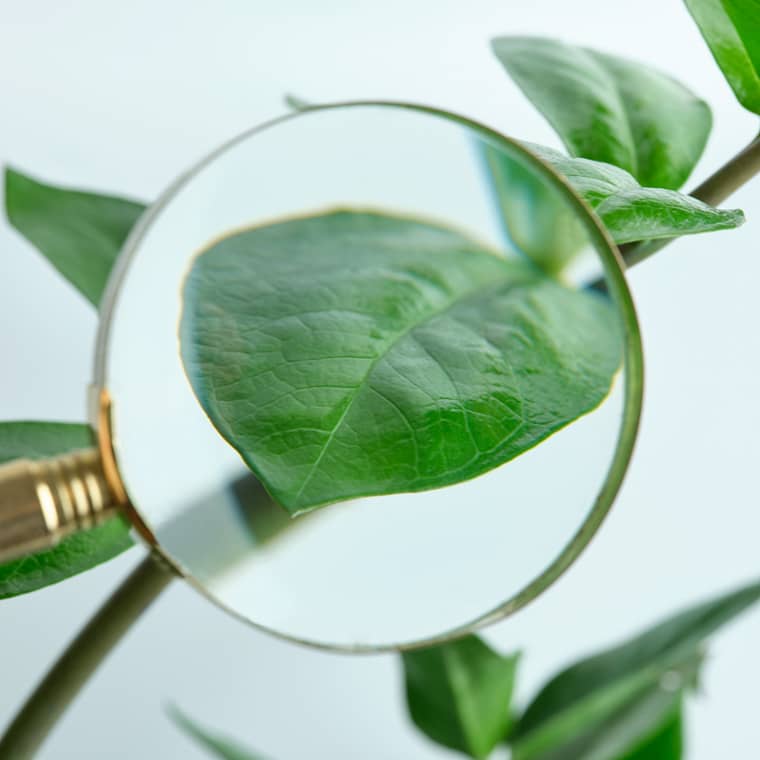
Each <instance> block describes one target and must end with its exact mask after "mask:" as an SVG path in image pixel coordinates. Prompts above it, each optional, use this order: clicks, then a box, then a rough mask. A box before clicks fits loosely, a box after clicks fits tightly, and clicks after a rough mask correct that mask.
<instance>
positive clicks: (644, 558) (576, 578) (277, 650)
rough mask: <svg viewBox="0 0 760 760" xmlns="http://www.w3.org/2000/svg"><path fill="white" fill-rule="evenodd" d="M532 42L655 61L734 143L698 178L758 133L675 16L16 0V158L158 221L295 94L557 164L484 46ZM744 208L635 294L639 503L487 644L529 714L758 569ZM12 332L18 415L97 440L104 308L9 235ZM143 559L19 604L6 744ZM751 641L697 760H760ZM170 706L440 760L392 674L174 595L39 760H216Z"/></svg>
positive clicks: (628, 503)
mask: <svg viewBox="0 0 760 760" xmlns="http://www.w3.org/2000/svg"><path fill="white" fill-rule="evenodd" d="M515 33H531V34H542V35H552V36H560V37H563V38H565V39H567V40H568V41H572V42H578V43H583V44H588V45H592V46H596V47H598V48H601V49H604V50H607V51H609V52H613V53H617V54H620V55H626V56H630V57H635V58H640V59H644V60H647V61H649V62H650V63H652V64H654V65H657V66H659V67H661V68H663V69H665V70H667V71H669V72H671V73H672V74H673V75H675V76H676V77H678V78H679V79H681V80H683V81H684V82H686V83H687V84H689V85H690V86H691V87H692V88H693V89H695V90H696V91H698V92H699V93H700V94H701V95H702V96H704V97H705V98H706V99H707V100H708V101H709V102H710V104H711V105H712V107H713V111H714V115H715V129H714V133H713V135H712V137H711V139H710V142H709V145H708V147H707V151H706V153H705V157H704V159H703V161H702V163H701V164H700V166H699V168H698V169H697V171H696V173H695V176H694V177H693V181H697V180H699V179H700V178H701V177H704V176H705V175H706V174H707V173H708V172H709V171H710V170H711V169H712V168H714V167H716V166H717V165H718V164H719V163H720V162H722V161H723V160H725V159H726V158H727V157H728V156H730V155H731V154H732V153H734V152H735V151H736V150H737V149H738V148H739V147H740V146H742V145H743V144H744V143H745V142H747V141H748V140H749V139H750V138H751V137H752V135H753V133H754V130H755V128H756V119H754V118H753V117H752V116H751V115H749V114H747V113H746V112H744V111H743V110H742V109H741V108H740V106H738V105H737V104H736V103H735V102H734V100H733V97H732V94H731V92H730V90H729V89H728V87H727V85H726V84H725V83H724V81H723V79H722V77H721V75H720V73H719V72H718V70H717V68H716V67H715V66H714V64H713V62H712V59H711V57H710V55H709V53H708V51H707V49H706V47H705V46H704V44H703V43H702V41H701V38H700V37H699V34H698V32H697V31H696V28H695V27H694V26H693V24H692V22H691V20H690V18H689V16H688V15H687V13H686V11H685V8H684V7H683V6H682V5H681V3H679V2H677V0H664V1H663V0H638V2H636V3H629V2H623V1H622V0H612V1H607V2H603V1H602V0H573V2H568V1H567V0H530V2H518V1H517V0H511V1H510V0H470V2H466V3H465V2H461V1H460V0H435V2H434V1H433V0H386V2H383V3H370V2H360V1H358V0H355V1H353V2H350V1H349V0H321V2H314V0H308V1H307V0H281V1H280V2H278V3H271V2H261V1H260V0H214V1H213V2H212V1H211V0H208V1H204V2H201V1H198V0H183V1H180V0H171V1H167V0H164V2H148V1H147V0H134V2H131V3H114V2H106V3H104V2H96V1H95V0H89V1H88V0H70V1H69V2H66V3H56V2H53V1H52V0H47V2H45V1H43V0H25V1H24V2H10V1H9V0H5V2H3V3H1V4H0V109H1V113H2V117H1V118H0V161H2V162H3V163H9V164H12V165H15V166H17V167H19V168H21V169H23V170H25V171H28V172H30V173H34V174H36V175H38V176H40V177H43V178H45V179H47V180H49V181H52V182H58V183H66V184H71V185H73V186H81V187H89V188H93V189H98V190H105V191H112V192H116V193H119V194H124V195H130V196H134V197H136V198H141V199H146V200H147V199H151V198H153V197H155V196H156V195H157V194H158V193H159V192H160V191H161V190H162V189H163V188H164V186H166V185H167V184H168V183H169V182H170V181H171V180H172V178H173V177H174V176H175V175H176V174H177V173H178V172H179V171H180V170H181V169H182V168H183V167H185V166H186V165H187V164H189V163H191V162H192V161H194V160H195V159H196V158H197V157H199V156H200V155H202V154H203V153H204V152H206V151H208V150H209V149H211V148H212V147H214V146H215V145H216V144H217V143H219V142H220V141H222V140H223V139H225V138H227V137H229V136H231V135H232V134H234V133H236V132H238V131H240V130H242V129H244V128H246V127H248V126H250V125H252V124H254V123H256V122H258V121H260V120H262V119H265V118H268V117H271V116H274V115H277V114H279V113H281V112H282V111H283V106H282V103H281V96H282V94H283V92H285V91H291V92H295V93H298V94H300V95H301V96H303V97H305V98H311V99H314V100H328V99H343V98H351V97H356V98H370V97H390V98H405V99H411V100H419V101H423V102H427V103H431V104H435V105H440V106H445V107H449V108H452V109H455V110H458V111H461V112H464V113H466V114H468V115H472V116H475V117H478V118H480V119H482V120H484V121H486V122H488V123H491V124H493V125H495V126H496V127H498V128H500V129H502V130H503V131H505V132H508V133H510V134H513V135H515V136H517V137H522V138H527V139H530V140H533V141H535V142H543V143H546V144H550V145H557V141H556V138H555V137H554V135H553V134H552V132H551V130H550V129H549V127H548V126H547V125H546V124H545V123H544V122H543V120H542V119H541V117H540V116H539V115H538V114H537V113H536V112H535V111H534V110H533V109H532V107H531V106H530V105H529V104H528V103H527V101H526V100H525V99H524V98H523V97H522V96H521V95H520V93H519V92H518V91H517V89H516V88H515V87H514V86H513V85H512V84H511V83H510V81H509V80H508V79H507V77H506V76H505V75H504V73H503V72H502V71H501V69H500V67H499V65H498V64H497V63H496V61H495V60H494V59H493V58H492V56H491V54H490V52H489V48H488V40H489V38H490V37H492V36H495V35H498V34H515ZM731 202H732V205H736V206H738V207H742V208H744V209H745V210H746V212H747V216H748V218H749V222H748V224H747V225H746V226H745V227H744V228H742V229H740V230H738V231H735V232H729V233H718V234H715V235H708V236H704V237H702V238H692V239H686V240H683V241H680V242H679V243H677V244H675V245H673V246H672V247H670V248H668V249H667V250H666V251H663V252H662V253H660V254H659V255H658V256H657V257H656V259H654V260H652V261H649V262H647V263H645V264H642V265H641V266H640V267H638V268H637V269H636V270H635V271H634V272H633V273H632V274H631V283H632V288H633V291H634V294H635V296H636V299H637V303H638V308H639V313H640V319H641V323H642V328H643V333H644V342H645V348H646V356H647V367H648V370H647V379H648V385H647V393H646V407H645V413H644V420H643V425H642V430H641V435H640V439H639V443H638V448H637V452H636V455H635V458H634V461H633V464H632V467H631V470H630V473H629V476H628V478H627V481H626V484H625V487H624V490H623V492H622V494H621V496H620V498H619V500H618V503H617V505H616V506H615V508H614V510H613V513H612V515H611V517H610V519H609V520H608V521H607V523H606V524H605V526H604V527H603V529H602V531H601V533H600V534H599V536H598V537H597V538H596V540H595V541H594V543H593V545H592V546H591V548H590V549H589V550H588V551H587V552H586V554H585V555H584V556H583V557H582V558H581V560H580V561H579V562H578V564H577V565H576V566H575V567H573V568H572V570H571V571H570V572H569V573H568V574H567V575H566V576H565V577H564V578H563V579H562V580H561V581H560V582H559V583H558V584H557V585H556V586H555V587H554V588H552V589H551V590H550V591H549V592H548V593H547V594H546V595H544V596H543V597H542V598H541V599H540V600H538V601H537V602H535V603H534V604H532V605H531V606H530V607H529V608H528V609H526V610H525V611H524V612H522V613H521V614H519V615H518V616H516V617H515V618H514V619H512V620H508V621H505V622H503V623H501V624H499V625H497V626H495V627H493V628H491V629H489V630H488V631H487V633H486V637H487V638H488V640H489V641H491V642H493V644H494V645H496V646H498V647H499V648H501V649H503V650H505V651H509V650H513V649H518V648H519V649H523V650H524V651H525V656H524V658H523V662H522V665H521V677H520V688H519V695H518V697H519V699H521V700H525V699H527V698H528V697H529V696H530V694H531V693H532V692H533V691H534V689H535V688H536V687H537V686H538V685H539V683H540V682H541V681H542V680H543V679H544V678H546V677H548V676H549V675H550V674H551V673H552V672H553V671H555V669H556V668H558V667H559V666H561V665H562V664H563V663H566V662H568V661H569V660H571V659H572V658H574V657H576V656H578V655H581V654H583V653H586V652H589V651H591V650H594V649H595V648H597V647H600V646H603V645H606V644H610V643H613V642H615V641H617V640H619V639H620V638H621V637H624V636H627V635H629V634H631V633H633V632H634V631H635V630H637V629H639V628H640V627H642V626H644V625H646V624H647V623H649V622H650V621H653V620H655V619H657V618H658V617H660V616H662V615H664V614H666V613H669V612H671V611H673V610H675V609H676V608H678V607H679V606H681V605H684V604H686V603H687V602H690V601H693V600H696V599H701V598H704V597H706V596H707V595H709V594H711V593H713V592H718V591H721V590H724V589H727V588H729V587H731V586H733V585H736V584H738V583H740V582H743V581H746V580H748V579H749V578H751V577H753V576H758V575H760V555H759V553H758V550H757V544H758V535H759V534H760V514H758V509H757V495H756V493H757V481H758V477H757V470H758V461H760V460H759V458H758V455H760V445H759V444H758V440H757V432H756V431H757V429H758V427H760V402H758V395H757V374H758V370H759V369H760V359H758V351H759V349H760V337H759V336H760V333H759V331H758V325H760V299H758V297H757V282H758V281H760V246H758V240H759V239H760V180H759V181H757V182H755V183H754V184H752V185H750V186H749V187H748V188H746V189H745V190H743V191H742V192H740V193H737V195H736V196H735V198H733V199H732V201H731ZM756 212H757V216H758V219H757V220H756V219H755V218H754V217H755V215H756ZM0 324H2V330H0V357H2V359H1V361H2V371H1V372H0V418H4V419H21V418H32V419H62V420H82V419H83V418H84V390H85V385H86V383H87V382H88V380H89V376H90V364H91V353H92V343H93V337H94V331H95V326H96V317H95V313H94V311H93V310H92V308H91V307H90V306H89V305H88V304H86V303H85V302H84V301H83V299H82V298H81V297H80V296H79V295H78V294H77V293H76V292H75V291H74V290H73V289H72V288H71V287H70V286H68V285H67V284H66V283H64V282H63V281H62V280H61V279H60V277H59V276H58V275H57V274H56V273H55V272H54V271H53V270H52V269H51V268H50V267H49V266H48V265H47V264H46V263H45V262H44V261H43V259H42V258H41V257H40V256H38V255H37V254H35V253H34V252H33V251H32V249H31V248H30V247H29V246H28V245H27V244H26V243H25V242H24V241H23V240H22V239H21V238H19V237H18V236H17V235H16V234H15V233H14V232H13V231H12V230H11V229H10V228H9V227H8V226H7V224H5V223H2V224H0ZM470 550H471V551H477V547H472V548H471V549H470ZM141 554H142V550H141V549H133V550H131V551H130V552H129V553H127V554H126V555H124V556H123V557H120V558H119V559H117V560H116V561H114V562H112V563H110V564H108V565H106V566H103V567H101V568H99V569H97V570H95V571H92V572H90V573H88V574H85V575H83V576H80V577H78V578H76V579H73V580H69V581H67V582H65V583H62V584H60V585H58V586H55V587H52V588H49V589H46V590H44V591H41V592H38V593H36V594H34V595H31V596H25V597H21V598H17V599H13V600H9V601H5V602H3V603H2V604H0V721H1V722H5V721H6V720H8V719H10V716H11V715H12V713H13V711H14V709H15V708H16V707H17V706H18V705H19V703H20V701H21V700H22V699H23V697H24V696H25V695H26V694H27V692H28V691H29V690H30V689H31V688H32V686H33V684H34V683H35V682H36V681H37V679H38V678H39V676H40V675H41V674H42V673H43V672H44V670H45V669H46V667H47V666H48V664H49V663H50V662H51V661H52V660H53V659H54V657H55V656H56V655H57V653H58V652H59V651H60V649H61V648H62V647H63V646H64V644H65V642H66V641H67V640H68V639H69V638H70V637H71V635H72V633H73V632H74V631H75V630H76V629H77V628H78V627H79V626H80V624H81V623H82V622H83V620H84V619H85V618H86V617H87V616H88V615H89V614H90V613H91V612H92V611H93V610H94V609H95V608H96V607H97V606H98V604H99V603H100V602H101V601H102V600H103V599H104V598H105V597H106V596H107V595H108V593H109V592H110V591H111V589H112V588H113V587H114V586H115V584H116V583H118V581H119V580H120V579H121V578H122V577H123V576H124V575H125V574H126V573H127V572H128V571H129V569H130V568H131V567H132V566H133V565H134V564H135V563H136V562H137V561H138V560H139V558H140V556H141ZM759 635H760V609H758V610H756V611H755V612H753V613H750V614H748V615H746V616H744V617H743V618H742V619H741V620H740V621H738V622H737V623H735V624H733V625H732V626H731V627H730V629H728V630H727V631H726V632H725V633H721V634H720V635H719V636H717V637H715V639H714V641H713V642H712V644H711V646H710V653H711V654H710V658H709V661H708V664H707V667H706V669H705V674H704V678H703V679H702V686H701V694H700V695H699V696H698V697H697V698H694V699H691V700H689V706H688V710H687V715H688V744H689V757H690V758H692V759H693V760H711V759H712V758H716V757H730V758H736V759H737V760H739V759H741V758H745V757H754V756H756V752H757V749H756V748H757V746H758V744H760V723H758V721H757V683H758V682H760V657H759V656H758V653H757V646H756V642H757V640H758V636H759ZM168 703H176V704H178V705H179V706H181V707H182V708H183V709H184V710H186V711H187V712H189V713H190V714H191V715H193V716H195V717H197V718H199V719H201V720H202V721H204V722H206V723H207V724H209V725H212V726H214V727H216V728H219V729H220V730H223V731H225V732H227V733H228V734H230V735H233V736H235V737H238V738H239V739H240V740H241V741H244V742H246V743H248V744H249V745H250V746H251V747H255V748H257V749H259V750H260V751H261V752H262V753H263V754H266V755H267V756H270V757H272V758H275V759H277V760H298V759H299V758H331V760H333V759H337V758H358V757H360V758H366V759H367V760H375V759H379V758H419V760H425V759H426V758H434V757H445V756H449V755H448V753H447V752H446V751H445V750H442V749H438V748H437V747H435V746H434V745H432V744H430V743H429V742H428V741H427V740H426V739H425V738H424V737H422V736H421V735H420V734H418V733H417V732H416V731H415V730H414V729H413V728H412V726H411V725H410V723H409V721H408V719H407V717H406V715H405V710H404V706H403V701H402V699H401V680H400V673H399V668H398V662H397V659H396V658H395V657H393V656H374V657H351V656H337V655H328V654H323V653H320V652H318V651H314V650H309V649H304V648H299V647H296V646H293V645H290V644H286V643H283V642H281V641H278V640H275V639H273V638H271V637H268V636H265V635H263V634H261V633H258V632H256V631H253V630H251V629H249V628H247V627H246V626H244V625H242V624H240V623H238V622H235V621H234V620H232V619H229V618H228V617H226V616H225V615H224V614H223V613H222V612H220V611H218V610H216V609H215V608H213V607H212V606H211V605H209V604H208V603H206V602H205V601H204V600H203V599H201V598H200V597H199V596H197V595H196V594H195V593H194V592H193V591H191V590H190V589H189V588H185V587H184V586H183V585H182V584H180V583H176V584H174V585H173V586H172V587H171V588H170V589H169V590H168V591H167V592H166V593H165V594H164V596H163V597H162V598H161V599H160V600H159V601H158V603H157V604H156V605H155V607H153V608H152V609H151V610H150V611H149V612H148V613H147V614H146V615H145V617H144V618H143V619H142V620H141V621H140V622H139V624H137V625H136V626H135V628H134V629H133V631H132V632H131V633H130V634H129V635H128V637H127V638H126V639H125V641H124V642H123V644H122V645H121V646H120V647H119V648H118V650H117V651H116V652H115V653H114V654H113V655H112V656H111V658H110V659H109V660H108V661H107V662H106V664H105V665H104V667H103V668H102V669H101V671H100V672H99V673H98V674H97V675H96V677H95V678H94V679H93V680H92V682H91V683H90V684H89V686H88V687H87V689H86V691H85V692H84V693H83V694H82V696H81V697H80V698H79V699H78V700H77V702H76V704H75V705H74V707H73V708H72V710H71V711H70V713H69V714H68V715H67V717H66V719H65V720H64V721H63V723H62V724H61V726H60V728H59V729H58V730H57V731H56V732H55V734H54V735H53V736H52V738H51V739H50V741H49V742H48V744H47V745H46V747H45V750H44V751H43V752H42V757H43V758H45V759H47V760H53V759H54V758H77V760H84V759H85V758H92V759H95V758H98V759H102V758H109V759H113V760H116V759H117V758H136V757H141V758H175V757H176V758H196V757H197V758H201V757H204V756H205V755H204V753H203V752H201V751H200V750H198V749H197V748H195V747H194V746H193V744H192V743H190V742H189V741H188V740H187V739H186V738H185V737H184V736H183V735H181V734H180V733H179V732H178V731H177V729H176V728H175V727H174V726H173V725H172V724H171V723H170V721H169V720H168V719H167V718H166V715H165V706H166V704H168Z"/></svg>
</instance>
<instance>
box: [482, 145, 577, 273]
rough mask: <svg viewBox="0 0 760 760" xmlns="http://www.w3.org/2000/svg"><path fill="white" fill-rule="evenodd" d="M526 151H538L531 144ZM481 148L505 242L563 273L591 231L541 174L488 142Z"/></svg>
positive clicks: (545, 267) (544, 266)
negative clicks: (584, 226) (586, 228)
mask: <svg viewBox="0 0 760 760" xmlns="http://www.w3.org/2000/svg"><path fill="white" fill-rule="evenodd" d="M525 147H526V148H528V150H533V149H534V146H533V145H531V144H528V143H525ZM477 148H478V150H479V151H480V153H481V155H482V157H483V161H484V164H485V167H486V176H487V178H488V181H489V184H490V186H491V189H492V191H493V195H494V198H495V199H496V204H497V206H498V208H499V213H500V216H501V219H502V220H503V222H504V224H503V228H504V233H505V237H506V238H507V239H508V240H509V241H510V242H511V243H512V244H513V245H514V246H515V248H517V249H518V250H519V251H520V252H521V253H523V254H525V255H526V256H527V257H528V258H529V259H530V260H531V261H533V262H535V263H536V264H537V265H538V266H539V267H540V268H541V269H542V270H544V271H545V272H546V273H547V274H550V275H556V274H558V273H560V272H561V271H562V270H563V269H564V268H565V267H566V266H567V264H569V263H570V261H572V259H573V258H574V257H575V255H576V254H577V253H579V252H580V251H581V250H582V249H583V247H584V246H585V245H586V244H587V243H588V235H587V233H586V231H585V229H584V228H583V226H582V225H581V224H580V223H579V221H578V219H577V218H576V217H575V215H574V214H573V212H572V210H571V209H570V208H569V206H568V205H567V203H566V202H565V201H564V199H563V198H561V197H560V196H559V194H558V193H557V191H556V189H555V188H554V187H552V186H551V185H549V184H547V182H546V181H545V180H543V179H541V178H539V177H537V176H536V172H535V170H533V169H528V168H526V166H525V165H524V164H523V163H521V162H520V161H517V160H515V159H513V158H512V157H510V156H508V155H507V154H506V153H505V152H504V151H502V150H497V149H495V148H494V147H492V146H491V145H490V144H489V143H488V142H485V141H478V143H477ZM533 152H537V151H535V150H533ZM539 155H540V154H539ZM557 155H561V154H557ZM540 157H541V158H544V160H546V157H545V156H543V155H540Z"/></svg>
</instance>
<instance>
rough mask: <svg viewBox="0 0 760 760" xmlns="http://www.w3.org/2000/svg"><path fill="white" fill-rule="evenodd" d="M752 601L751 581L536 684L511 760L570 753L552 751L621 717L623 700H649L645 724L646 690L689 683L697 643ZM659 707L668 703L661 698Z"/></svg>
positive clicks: (755, 594)
mask: <svg viewBox="0 0 760 760" xmlns="http://www.w3.org/2000/svg"><path fill="white" fill-rule="evenodd" d="M758 598H760V583H754V584H751V585H749V586H746V587H744V588H742V589H739V590H738V591H734V592H732V593H729V594H726V595H724V596H721V597H719V598H717V599H713V600H711V601H708V602H705V603H702V604H699V605H697V606H695V607H692V608H691V609H689V610H686V611H684V612H681V613H680V614H678V615H675V616H674V617H672V618H670V619H668V620H666V621H665V622H663V623H660V624H659V625H657V626H655V627H654V628H652V629H651V630H649V631H647V632H645V633H642V634H640V635H639V636H636V637H635V638H633V639H631V640H630V641H628V642H626V643H624V644H622V645H620V646H618V647H615V648H614V649H610V650H608V651H606V652H603V653H601V654H599V655H596V656H594V657H591V658H589V659H586V660H582V661H581V662H579V663H577V664H575V665H573V666H571V667H570V668H568V669H567V670H565V671H563V672H561V673H560V674H559V675H557V676H555V677H554V678H553V679H552V680H551V681H550V682H549V683H548V684H547V685H546V686H545V687H544V688H543V689H541V691H540V692H539V694H538V695H537V696H536V698H535V699H534V700H533V701H532V702H531V704H530V705H529V706H528V708H527V709H526V711H525V713H524V714H523V715H522V717H521V718H520V719H519V721H518V723H517V726H516V728H515V731H514V732H513V738H514V742H515V759H516V760H528V759H529V758H530V759H531V760H532V759H533V758H541V760H548V759H549V758H551V759H552V760H554V758H561V757H562V758H564V757H570V756H571V755H563V754H561V753H560V754H551V753H552V752H554V753H558V752H560V750H561V749H562V748H563V747H564V746H565V745H566V744H568V743H570V742H572V741H576V740H577V741H580V739H579V737H582V736H584V735H585V736H588V735H589V734H591V735H593V734H594V732H597V733H598V731H599V730H600V729H601V730H604V729H605V726H606V725H608V724H609V723H610V722H611V721H612V720H613V719H614V716H615V715H616V714H617V715H622V717H623V718H625V720H628V719H629V717H626V716H627V714H628V713H629V711H630V705H640V704H641V700H642V699H646V700H649V699H650V697H651V700H652V701H648V703H647V705H646V709H645V710H644V714H645V716H649V717H648V721H649V724H650V726H651V724H653V723H654V719H655V718H656V717H657V705H656V698H655V697H653V696H652V689H654V688H656V687H658V686H659V687H660V688H661V689H663V690H665V691H666V692H667V691H668V690H669V691H671V692H672V693H674V694H676V693H678V692H680V691H681V690H682V689H683V688H684V687H685V685H687V684H690V683H692V682H693V681H694V680H695V678H696V672H697V668H698V664H699V661H700V659H701V648H702V644H703V642H704V640H705V639H706V638H707V637H708V636H709V635H710V634H712V633H714V632H715V631H716V630H717V629H718V628H720V627H721V626H722V625H724V624H725V623H727V622H729V621H730V620H732V619H733V618H734V617H736V616H737V615H739V614H740V613H741V612H743V611H744V610H746V609H747V608H748V607H749V606H750V605H752V604H753V603H755V602H756V601H757V600H758ZM674 673H677V674H680V676H679V677H680V681H679V682H678V683H677V684H676V685H675V686H671V687H670V689H667V688H665V687H666V685H667V684H668V681H669V680H672V678H671V677H672V675H673V674H674ZM627 706H629V707H627ZM661 707H662V708H663V709H665V708H667V709H670V708H671V707H672V706H669V704H668V701H667V699H666V698H665V697H663V698H662V702H661ZM663 718H664V715H663ZM518 749H519V750H520V751H519V753H518V751H517V750H518ZM575 756H576V757H577V756H578V755H575ZM583 757H584V758H585V757H586V755H583ZM594 757H596V756H594ZM600 757H606V756H604V755H600Z"/></svg>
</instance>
